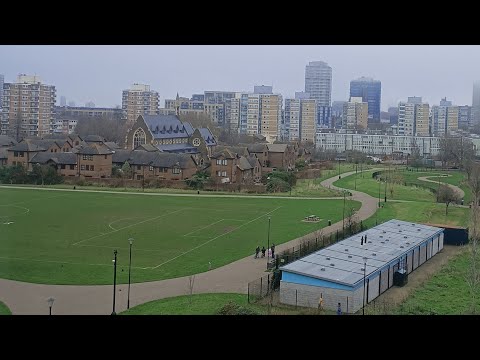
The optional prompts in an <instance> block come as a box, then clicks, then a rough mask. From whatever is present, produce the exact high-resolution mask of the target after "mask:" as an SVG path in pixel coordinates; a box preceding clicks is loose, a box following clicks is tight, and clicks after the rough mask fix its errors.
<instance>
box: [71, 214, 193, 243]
mask: <svg viewBox="0 0 480 360" xmlns="http://www.w3.org/2000/svg"><path fill="white" fill-rule="evenodd" d="M182 210H185V209H180V210H175V211H172V212H169V213H166V214H163V215H159V216H156V217H154V218H151V219H147V220H142V221H140V222H138V223H135V224H131V225H127V226H124V227H122V228H119V229H117V230H113V231H110V232H108V233H102V234H98V235H95V236H91V237H89V238H87V239H84V240H80V241H77V242H76V243H74V244H72V245H77V244H80V243H82V242H84V241H87V240H92V239H95V238H98V237H102V236H105V235H109V234H113V233H114V232H117V231H120V230H124V229H127V228H129V227H132V226H135V225H140V224H143V223H146V222H147V221H152V220H156V219H160V218H161V217H164V216H167V215H171V214H175V213H178V212H180V211H182Z"/></svg>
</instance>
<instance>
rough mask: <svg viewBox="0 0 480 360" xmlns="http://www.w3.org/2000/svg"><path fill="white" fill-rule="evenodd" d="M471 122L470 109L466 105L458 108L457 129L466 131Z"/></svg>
mask: <svg viewBox="0 0 480 360" xmlns="http://www.w3.org/2000/svg"><path fill="white" fill-rule="evenodd" d="M471 121H472V107H471V106H468V105H461V106H458V127H459V128H461V129H468V128H469V127H470V125H471Z"/></svg>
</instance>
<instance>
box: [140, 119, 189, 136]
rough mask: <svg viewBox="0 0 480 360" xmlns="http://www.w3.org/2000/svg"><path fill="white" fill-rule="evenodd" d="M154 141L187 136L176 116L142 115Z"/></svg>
mask: <svg viewBox="0 0 480 360" xmlns="http://www.w3.org/2000/svg"><path fill="white" fill-rule="evenodd" d="M142 117H143V119H144V120H145V124H147V126H148V129H149V130H150V132H151V133H152V135H153V138H154V139H172V138H187V137H189V134H188V132H187V130H186V129H185V127H184V125H183V124H182V122H181V121H180V119H179V118H178V117H177V116H176V115H142Z"/></svg>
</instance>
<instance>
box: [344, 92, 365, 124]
mask: <svg viewBox="0 0 480 360" xmlns="http://www.w3.org/2000/svg"><path fill="white" fill-rule="evenodd" d="M367 124H368V103H366V102H363V100H362V98H361V97H352V98H350V101H349V102H347V103H345V104H344V105H343V115H342V128H343V129H352V130H362V129H366V128H367Z"/></svg>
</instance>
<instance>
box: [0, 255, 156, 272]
mask: <svg viewBox="0 0 480 360" xmlns="http://www.w3.org/2000/svg"><path fill="white" fill-rule="evenodd" d="M2 259H3V261H8V260H21V261H36V262H43V263H57V264H69V265H89V266H113V265H112V264H86V263H76V262H68V261H57V260H39V259H30V258H17V257H5V256H0V261H2ZM117 266H118V265H117ZM132 268H136V269H143V270H146V269H149V268H148V267H146V268H143V267H139V266H132Z"/></svg>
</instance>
